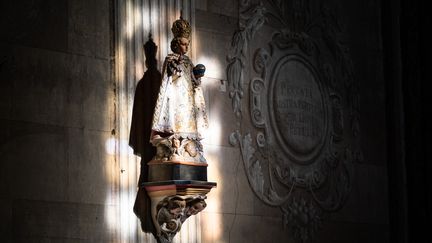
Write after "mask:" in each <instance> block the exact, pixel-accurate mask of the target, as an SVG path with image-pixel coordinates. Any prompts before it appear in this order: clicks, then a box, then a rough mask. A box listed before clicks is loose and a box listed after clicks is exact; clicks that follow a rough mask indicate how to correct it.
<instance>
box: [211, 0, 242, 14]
mask: <svg viewBox="0 0 432 243" xmlns="http://www.w3.org/2000/svg"><path fill="white" fill-rule="evenodd" d="M238 5H239V4H238V1H237V0H236V1H224V0H215V1H208V3H207V10H208V11H209V12H212V13H216V14H220V15H227V16H233V17H237V16H238Z"/></svg>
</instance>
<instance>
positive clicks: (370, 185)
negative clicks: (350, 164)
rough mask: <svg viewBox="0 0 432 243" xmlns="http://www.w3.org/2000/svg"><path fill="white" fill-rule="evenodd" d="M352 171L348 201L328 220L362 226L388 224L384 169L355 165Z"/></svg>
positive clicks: (386, 188)
mask: <svg viewBox="0 0 432 243" xmlns="http://www.w3.org/2000/svg"><path fill="white" fill-rule="evenodd" d="M353 170H354V176H353V178H352V190H351V193H350V194H349V197H348V200H347V202H346V204H345V205H344V207H343V208H342V209H341V210H340V211H339V212H336V213H334V214H332V215H331V218H330V219H331V220H337V221H345V222H353V223H363V224H381V225H385V224H388V223H389V221H388V220H389V215H388V203H389V202H388V182H387V172H386V168H385V167H381V166H374V165H364V164H355V165H354V168H353Z"/></svg>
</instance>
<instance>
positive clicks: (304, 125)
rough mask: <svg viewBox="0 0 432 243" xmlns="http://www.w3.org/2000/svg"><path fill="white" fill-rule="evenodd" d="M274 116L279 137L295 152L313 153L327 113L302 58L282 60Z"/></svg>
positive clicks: (301, 153)
mask: <svg viewBox="0 0 432 243" xmlns="http://www.w3.org/2000/svg"><path fill="white" fill-rule="evenodd" d="M274 82H275V84H274V86H273V88H274V90H273V92H274V96H275V97H274V99H273V102H274V103H273V107H274V112H275V114H274V118H275V122H276V124H277V128H278V130H279V135H280V136H279V137H280V139H281V140H282V141H280V142H282V143H284V144H285V145H286V146H288V148H289V150H290V151H291V152H292V153H294V155H308V154H310V153H313V152H314V150H315V149H316V148H317V147H318V145H319V144H320V142H321V141H322V137H323V135H324V129H325V127H324V126H325V114H324V109H323V101H322V98H323V97H322V94H321V92H320V89H319V86H318V83H317V80H315V76H314V75H313V73H312V71H311V70H310V69H309V68H308V67H307V66H306V65H305V64H304V63H303V62H302V61H300V60H297V59H290V60H288V61H286V62H285V63H283V64H282V65H281V67H280V69H279V72H278V73H277V75H276V77H275V81H274Z"/></svg>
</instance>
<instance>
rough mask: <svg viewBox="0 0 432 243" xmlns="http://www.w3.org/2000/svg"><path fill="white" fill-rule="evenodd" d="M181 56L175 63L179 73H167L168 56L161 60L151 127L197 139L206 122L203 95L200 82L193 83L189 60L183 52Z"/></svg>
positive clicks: (158, 130)
mask: <svg viewBox="0 0 432 243" xmlns="http://www.w3.org/2000/svg"><path fill="white" fill-rule="evenodd" d="M170 55H171V57H172V55H175V54H170ZM182 58H184V62H183V63H182V64H180V65H179V68H180V70H181V75H180V76H177V75H170V76H169V75H168V73H167V62H168V61H167V60H168V57H167V59H166V60H165V62H164V65H163V71H162V84H161V88H160V91H159V95H158V98H157V102H156V107H155V111H154V114H153V123H152V130H153V131H156V132H161V133H168V134H177V135H179V136H180V137H182V138H189V139H201V138H202V137H201V134H202V132H203V129H205V128H207V126H208V120H207V115H206V110H205V101H204V95H203V91H202V89H201V87H200V86H197V87H195V86H194V81H193V77H192V75H193V74H192V69H193V64H192V62H191V61H190V59H189V58H188V57H187V56H182Z"/></svg>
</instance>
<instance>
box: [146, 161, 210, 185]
mask: <svg viewBox="0 0 432 243" xmlns="http://www.w3.org/2000/svg"><path fill="white" fill-rule="evenodd" d="M148 166H149V174H148V181H149V182H157V181H170V180H194V181H207V164H198V163H181V162H173V161H165V162H155V161H151V162H150V163H148Z"/></svg>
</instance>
